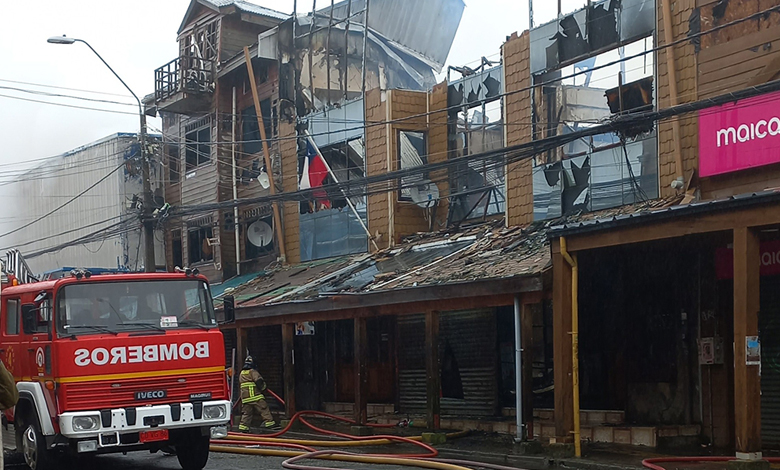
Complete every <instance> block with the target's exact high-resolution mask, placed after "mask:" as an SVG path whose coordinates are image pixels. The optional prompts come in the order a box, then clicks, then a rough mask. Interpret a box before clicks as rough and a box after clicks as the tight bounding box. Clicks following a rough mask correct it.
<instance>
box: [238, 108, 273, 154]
mask: <svg viewBox="0 0 780 470" xmlns="http://www.w3.org/2000/svg"><path fill="white" fill-rule="evenodd" d="M260 110H261V111H262V112H263V127H265V136H266V139H269V138H271V137H272V136H273V133H272V123H273V121H274V117H273V116H272V115H271V100H270V99H264V100H262V101H260ZM241 141H242V142H243V143H242V144H241V146H242V148H241V151H242V152H243V154H244V155H255V154H258V153H260V152H262V151H263V143H262V141H261V140H260V128H259V127H258V125H257V114H256V113H255V107H254V106H250V107H248V108H245V109H244V110H243V111H241Z"/></svg>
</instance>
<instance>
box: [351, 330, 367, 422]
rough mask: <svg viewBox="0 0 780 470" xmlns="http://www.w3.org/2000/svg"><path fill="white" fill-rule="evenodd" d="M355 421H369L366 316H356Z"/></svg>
mask: <svg viewBox="0 0 780 470" xmlns="http://www.w3.org/2000/svg"><path fill="white" fill-rule="evenodd" d="M354 321H355V341H354V343H355V421H357V423H358V424H359V425H361V426H365V425H366V423H367V422H368V370H367V366H368V340H367V328H366V319H365V317H359V318H355V320H354Z"/></svg>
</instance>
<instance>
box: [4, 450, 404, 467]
mask: <svg viewBox="0 0 780 470" xmlns="http://www.w3.org/2000/svg"><path fill="white" fill-rule="evenodd" d="M15 457H16V456H14V457H12V458H10V459H8V461H7V462H6V464H5V468H6V469H8V470H24V469H27V466H26V465H24V464H23V463H21V462H20V460H19V459H18V458H15ZM282 461H284V459H283V458H281V457H259V456H252V455H238V454H221V453H216V452H212V453H211V455H210V456H209V462H208V464H207V465H206V470H266V469H269V470H270V469H281V468H283V467H282ZM302 463H304V464H307V465H317V466H322V467H331V468H336V467H338V468H346V469H365V468H371V467H373V468H377V469H380V468H381V469H383V470H401V469H409V468H412V467H401V466H394V465H373V466H372V465H367V464H361V463H350V462H331V461H324V460H319V461H304V462H302ZM58 468H60V469H61V470H181V467H180V466H179V462H178V460H177V459H176V456H174V455H164V454H162V453H160V452H158V453H156V454H150V453H148V452H133V453H129V454H127V455H122V454H118V455H102V456H98V457H93V458H91V459H88V460H83V461H82V460H80V461H75V462H73V461H64V460H63V461H62V463H61V465H60V466H59V467H58Z"/></svg>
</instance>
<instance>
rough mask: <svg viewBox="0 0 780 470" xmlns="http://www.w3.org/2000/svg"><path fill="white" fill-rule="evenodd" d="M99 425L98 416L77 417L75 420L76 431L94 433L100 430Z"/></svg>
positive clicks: (74, 427)
mask: <svg viewBox="0 0 780 470" xmlns="http://www.w3.org/2000/svg"><path fill="white" fill-rule="evenodd" d="M99 424H100V421H99V420H98V417H97V416H76V417H75V418H73V430H74V431H93V430H95V429H97V428H98V425H99Z"/></svg>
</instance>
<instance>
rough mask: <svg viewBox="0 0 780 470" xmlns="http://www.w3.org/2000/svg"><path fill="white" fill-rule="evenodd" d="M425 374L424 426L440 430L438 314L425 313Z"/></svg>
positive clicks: (432, 312)
mask: <svg viewBox="0 0 780 470" xmlns="http://www.w3.org/2000/svg"><path fill="white" fill-rule="evenodd" d="M425 372H426V377H427V390H426V391H427V400H426V416H427V423H426V426H427V427H428V428H430V429H440V428H441V395H440V392H441V370H440V365H439V312H438V311H436V310H431V311H428V312H425Z"/></svg>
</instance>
